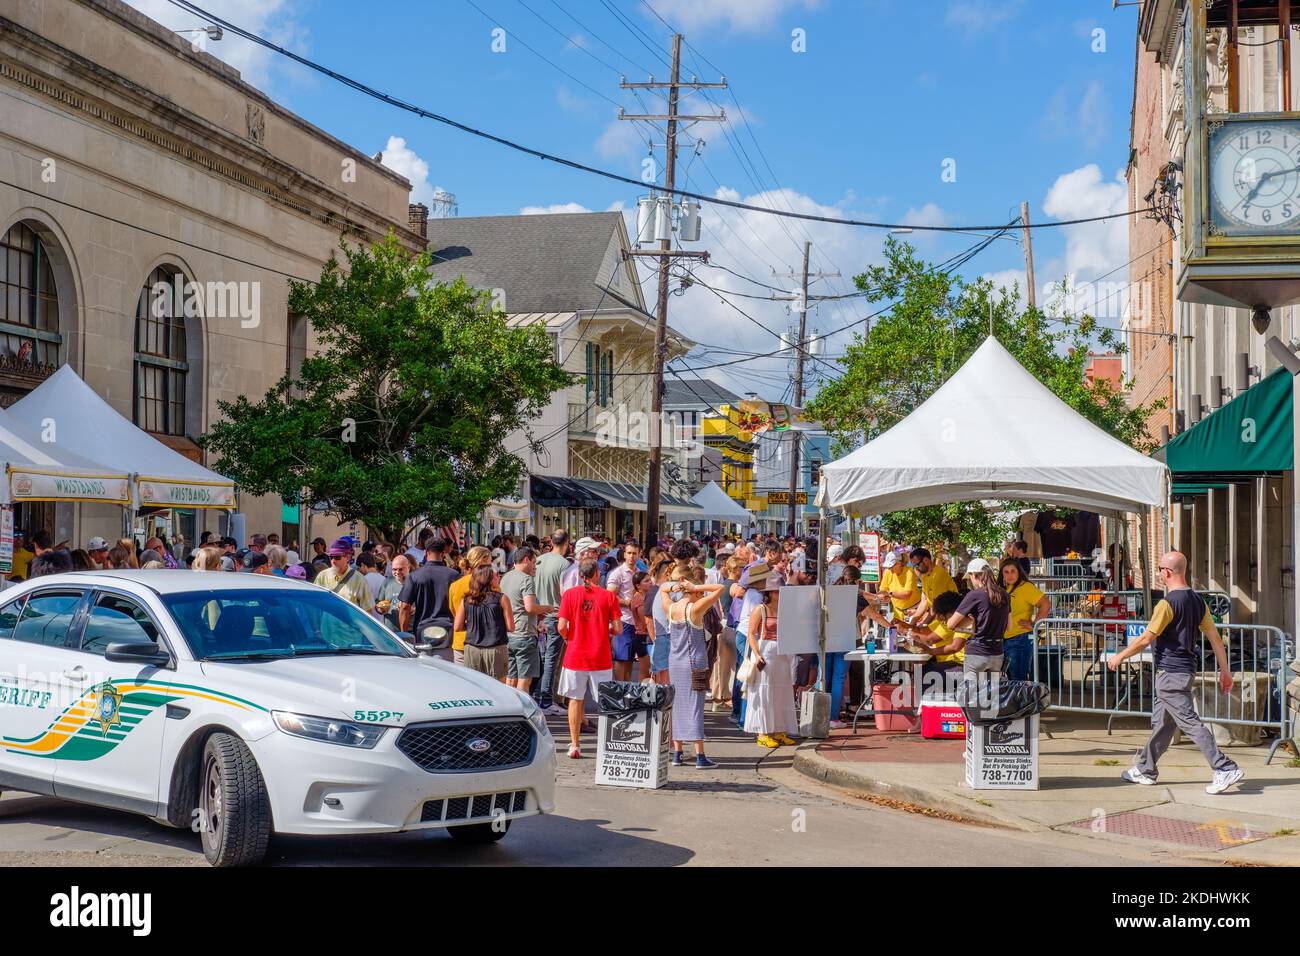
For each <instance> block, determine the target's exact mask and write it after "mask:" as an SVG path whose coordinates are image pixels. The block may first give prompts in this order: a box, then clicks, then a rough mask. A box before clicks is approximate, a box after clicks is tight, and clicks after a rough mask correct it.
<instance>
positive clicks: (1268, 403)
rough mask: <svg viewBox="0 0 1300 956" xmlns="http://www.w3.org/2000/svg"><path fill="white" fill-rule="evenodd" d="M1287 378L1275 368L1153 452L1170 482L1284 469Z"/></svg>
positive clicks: (1289, 456) (1287, 457) (1288, 436)
mask: <svg viewBox="0 0 1300 956" xmlns="http://www.w3.org/2000/svg"><path fill="white" fill-rule="evenodd" d="M1291 386H1292V375H1291V373H1290V372H1289V371H1287V370H1286V369H1285V368H1279V369H1278V370H1277V371H1275V372H1273V373H1272V374H1271V375H1269V376H1268V377H1267V378H1265V379H1264V380H1263V381H1262V382H1259V383H1257V384H1255V385H1252V386H1251V387H1250V388H1248V389H1246V391H1245V392H1243V393H1242V394H1240V395H1238V396H1237V397H1236V398H1234V399H1233V400H1232V401H1230V402H1229V403H1228V404H1227V405H1224V406H1223V407H1222V408H1220V409H1218V410H1217V411H1215V412H1212V413H1211V414H1210V415H1208V416H1207V417H1205V418H1203V419H1201V420H1200V421H1199V422H1197V423H1196V424H1195V425H1193V426H1192V427H1191V428H1189V429H1188V430H1187V431H1185V432H1183V433H1182V434H1181V435H1179V436H1178V437H1176V438H1174V439H1172V440H1171V441H1170V442H1169V443H1168V444H1166V445H1165V446H1164V447H1163V448H1161V449H1159V450H1158V451H1156V453H1155V455H1154V457H1156V458H1158V459H1160V460H1162V461H1164V463H1165V464H1166V465H1168V466H1169V471H1170V473H1171V474H1172V475H1173V476H1174V477H1175V479H1176V478H1177V477H1178V476H1180V475H1195V474H1203V475H1204V474H1215V475H1230V474H1259V473H1261V472H1268V471H1290V470H1291V469H1292V468H1293V467H1294V464H1293V456H1294V453H1295V452H1294V447H1293V446H1294V441H1293V437H1292V423H1291V422H1292V415H1291Z"/></svg>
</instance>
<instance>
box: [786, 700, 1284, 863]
mask: <svg viewBox="0 0 1300 956" xmlns="http://www.w3.org/2000/svg"><path fill="white" fill-rule="evenodd" d="M865 728H866V725H861V724H860V725H859V728H858V733H857V735H856V736H855V735H853V734H852V733H851V732H850V731H848V730H837V731H832V734H831V737H830V738H828V739H826V740H823V741H807V742H805V743H803V744H802V745H801V746H800V747H799V749H798V751H797V753H796V755H795V762H794V766H795V769H796V770H798V771H799V772H800V773H803V774H805V775H807V776H809V777H813V778H815V779H817V780H821V781H823V782H825V783H827V784H830V785H832V786H836V787H840V788H842V789H845V790H849V791H852V792H855V793H859V794H863V795H867V796H877V797H886V798H889V799H891V800H896V801H900V802H902V803H905V804H911V805H914V806H916V807H920V808H923V809H927V810H933V811H938V812H941V813H947V814H951V815H954V816H958V817H962V818H965V819H967V820H971V821H974V822H980V823H986V824H992V825H995V826H1002V827H1012V828H1015V829H1019V830H1026V831H1031V832H1032V831H1042V830H1049V829H1051V830H1061V831H1063V832H1071V833H1076V834H1079V835H1082V836H1085V837H1090V838H1095V839H1101V840H1123V841H1125V842H1126V843H1127V844H1128V845H1129V846H1130V847H1131V846H1134V845H1137V843H1136V842H1135V841H1139V842H1140V841H1146V842H1148V843H1150V844H1151V845H1153V846H1160V847H1162V848H1164V849H1166V850H1172V851H1174V852H1178V853H1180V854H1183V855H1187V856H1190V857H1193V858H1200V859H1205V860H1207V861H1209V860H1213V861H1215V862H1220V863H1225V862H1232V863H1237V864H1239V865H1250V864H1264V865H1278V866H1300V761H1297V760H1296V759H1295V758H1294V757H1293V756H1292V755H1291V754H1290V753H1288V752H1287V751H1286V749H1285V748H1283V749H1280V750H1279V751H1278V753H1277V756H1276V757H1274V759H1273V763H1272V764H1271V765H1270V766H1265V765H1264V760H1265V759H1266V757H1267V756H1268V748H1267V747H1241V746H1238V747H1231V748H1227V749H1226V752H1227V753H1228V754H1229V755H1230V756H1231V757H1232V759H1233V760H1235V761H1237V763H1238V764H1239V765H1240V766H1241V768H1242V770H1244V771H1245V773H1246V778H1245V779H1244V780H1243V781H1242V782H1241V783H1240V784H1239V785H1238V786H1237V787H1234V788H1233V789H1232V790H1230V791H1228V792H1227V793H1225V794H1220V795H1218V796H1211V795H1210V794H1207V793H1206V792H1205V786H1206V784H1208V783H1209V781H1210V770H1209V768H1208V767H1207V766H1206V764H1205V761H1204V760H1203V759H1202V757H1201V754H1200V751H1199V750H1197V749H1196V748H1195V747H1194V746H1192V745H1191V744H1190V743H1188V742H1186V741H1184V742H1182V743H1180V744H1178V745H1177V746H1174V747H1172V748H1170V750H1169V752H1168V753H1167V754H1166V755H1165V756H1164V758H1163V759H1162V760H1161V762H1160V782H1159V783H1158V784H1157V785H1155V786H1151V787H1142V786H1137V785H1135V784H1131V783H1128V782H1127V781H1125V780H1122V779H1121V778H1120V774H1121V773H1122V772H1123V771H1124V769H1125V768H1127V767H1129V766H1132V764H1133V761H1134V757H1135V755H1136V754H1137V752H1138V750H1139V749H1140V748H1141V746H1142V745H1143V744H1144V743H1145V742H1146V739H1147V735H1148V732H1149V726H1146V725H1144V724H1143V722H1142V721H1141V720H1140V719H1125V720H1121V721H1116V724H1115V730H1114V733H1113V734H1111V735H1107V733H1106V721H1105V718H1104V717H1101V718H1098V717H1094V716H1092V715H1087V714H1073V713H1056V714H1053V713H1051V712H1050V711H1049V712H1048V713H1047V714H1045V715H1044V716H1043V720H1042V723H1041V733H1040V736H1039V773H1040V784H1039V786H1040V789H1039V790H1036V791H1015V790H1011V791H999V790H979V791H976V790H971V789H969V788H968V787H966V785H965V782H964V776H965V768H964V762H963V752H964V747H965V742H964V741H961V740H924V739H922V738H921V737H920V735H919V734H898V733H880V732H877V731H876V730H874V729H870V730H868V729H865Z"/></svg>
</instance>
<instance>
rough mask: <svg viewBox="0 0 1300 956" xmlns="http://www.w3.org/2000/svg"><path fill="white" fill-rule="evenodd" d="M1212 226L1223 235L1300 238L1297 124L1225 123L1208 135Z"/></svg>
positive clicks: (1299, 127) (1299, 134)
mask: <svg viewBox="0 0 1300 956" xmlns="http://www.w3.org/2000/svg"><path fill="white" fill-rule="evenodd" d="M1210 224H1211V226H1212V227H1213V230H1214V231H1217V232H1220V233H1223V234H1224V235H1256V234H1264V235H1269V234H1275V233H1300V122H1298V121H1294V120H1263V121H1258V122H1255V121H1251V122H1245V121H1242V122H1229V123H1224V124H1223V125H1222V126H1220V127H1219V128H1218V129H1216V130H1214V131H1213V132H1212V133H1211V134H1210Z"/></svg>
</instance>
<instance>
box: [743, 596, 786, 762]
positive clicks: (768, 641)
mask: <svg viewBox="0 0 1300 956" xmlns="http://www.w3.org/2000/svg"><path fill="white" fill-rule="evenodd" d="M781 584H782V581H781V577H780V575H778V574H769V575H768V577H767V580H766V581H765V582H764V583H763V603H762V604H760V605H759V606H758V607H756V608H754V610H753V612H752V613H751V614H750V616H749V631H748V648H749V650H748V653H749V654H751V655H753V659H754V662H755V666H756V667H758V669H759V670H758V675H757V677H755V678H754V680H753V682H752V683H751V684H750V685H749V693H748V695H747V696H746V704H745V732H746V733H749V734H758V743H759V746H761V747H779V746H781V745H782V744H787V745H793V744H794V743H795V742H796V741H795V739H794V738H793V737H791V736H790V734H791V733H792V732H793V731H794V730H796V729H797V728H798V726H799V721H798V717H797V716H796V715H795V712H794V658H793V657H791V656H789V655H788V654H778V653H777V650H776V646H777V645H776V615H777V608H778V607H779V606H780V600H781V591H780V588H781Z"/></svg>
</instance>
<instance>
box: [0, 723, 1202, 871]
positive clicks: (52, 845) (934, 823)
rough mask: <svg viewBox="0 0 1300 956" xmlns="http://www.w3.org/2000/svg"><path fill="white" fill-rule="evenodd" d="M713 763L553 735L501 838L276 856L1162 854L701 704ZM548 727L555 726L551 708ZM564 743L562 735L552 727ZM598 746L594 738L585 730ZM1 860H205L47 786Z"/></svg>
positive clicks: (302, 846) (568, 862) (284, 845)
mask: <svg viewBox="0 0 1300 956" xmlns="http://www.w3.org/2000/svg"><path fill="white" fill-rule="evenodd" d="M706 720H707V722H708V724H709V732H710V734H711V735H714V739H713V740H711V741H710V743H709V751H710V755H711V756H712V757H714V759H716V760H717V761H718V762H719V764H720V766H719V767H718V768H717V769H716V770H707V771H697V770H695V769H693V768H684V769H678V770H674V771H672V773H671V775H670V781H669V783H668V785H667V786H666V787H664V788H662V789H660V790H653V791H650V790H622V789H616V788H610V787H597V786H595V784H594V783H593V778H594V775H595V760H594V756H587V757H584V759H582V760H577V761H574V760H569V759H568V758H567V757H566V756H565V755H564V752H563V747H562V748H561V754H560V758H559V786H558V788H557V795H556V802H557V810H556V813H555V814H554V815H552V816H546V817H533V818H528V819H524V820H520V821H518V822H516V823H515V824H514V826H513V827H512V829H511V832H510V833H509V834H507V836H506V837H505V839H504V840H503V841H501V842H500V843H498V844H496V845H493V846H487V847H466V846H461V845H459V844H454V843H453V842H452V841H451V840H450V839H449V838H448V837H447V836H446V834H445V833H444V832H443V831H441V830H435V831H424V832H418V833H406V834H392V835H385V836H375V837H364V838H355V837H350V838H343V839H323V838H305V837H278V838H276V839H275V841H274V842H273V843H272V847H271V857H270V860H271V862H272V863H273V864H275V865H280V866H317V865H338V866H383V865H390V866H465V865H487V866H497V865H511V866H519V865H524V866H528V865H553V866H556V865H558V866H586V865H603V866H684V865H704V866H737V865H750V866H752V865H760V866H761V865H766V864H785V865H796V866H806V865H837V866H853V865H875V866H883V865H909V864H921V865H966V864H972V865H999V866H1033V865H1054V866H1114V865H1143V864H1160V865H1171V864H1177V863H1178V862H1179V861H1178V859H1177V858H1176V857H1173V856H1171V855H1169V854H1167V853H1164V852H1161V851H1158V850H1153V849H1152V848H1150V847H1143V846H1133V847H1128V846H1124V845H1122V844H1117V843H1115V842H1114V841H1108V842H1102V841H1099V840H1095V839H1092V838H1090V837H1089V836H1088V835H1086V834H1076V833H1060V832H1049V833H1042V834H1039V833H1034V834H1030V833H1021V832H1015V831H1010V830H1003V829H997V828H993V827H985V826H976V825H971V824H966V823H960V822H955V821H952V820H945V819H937V818H932V817H928V816H924V815H921V814H917V813H911V812H907V811H903V810H898V809H893V808H889V807H883V806H879V805H876V804H873V803H870V802H867V801H864V800H862V799H861V798H858V797H854V796H852V795H848V794H845V793H842V792H840V791H836V790H833V789H831V788H827V787H823V786H821V785H819V784H816V783H814V782H813V781H810V780H808V779H807V778H805V777H803V776H801V775H799V774H797V773H796V772H795V771H794V770H793V769H791V763H792V757H793V750H792V749H791V748H781V749H778V750H776V751H771V752H768V751H761V750H760V748H759V747H757V746H756V745H755V744H754V743H753V738H752V737H749V736H747V735H741V734H739V733H738V732H736V731H735V729H734V728H732V727H730V725H729V724H728V723H727V721H725V720H724V718H723V717H722V716H721V715H712V714H710V715H706ZM552 730H553V731H558V732H560V733H561V734H563V733H565V732H564V731H563V730H562V729H561V726H560V723H559V722H558V721H553V722H552ZM560 742H561V743H564V740H563V739H561V741H560ZM584 752H585V753H587V754H591V755H594V753H595V744H594V740H592V741H584ZM0 865H4V866H24V865H35V866H57V865H78V866H149V865H155V866H205V865H206V863H205V861H204V859H203V855H202V852H201V851H200V849H199V845H198V838H197V836H195V835H193V834H191V833H189V832H188V831H178V830H172V829H168V828H166V827H162V826H159V825H157V824H155V823H153V822H152V821H150V820H147V819H145V818H143V817H137V816H133V815H131V814H127V813H120V812H116V811H111V810H100V809H97V808H94V807H87V806H83V805H78V804H75V803H69V802H66V801H61V800H55V799H50V798H46V797H36V796H29V795H26V794H19V793H6V794H4V795H3V796H0Z"/></svg>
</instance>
